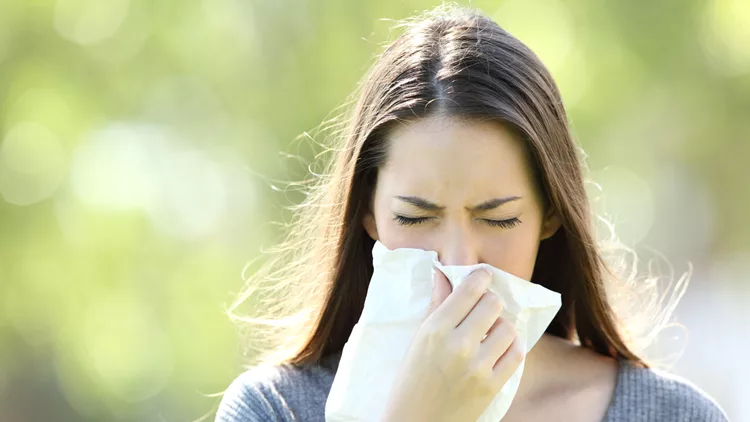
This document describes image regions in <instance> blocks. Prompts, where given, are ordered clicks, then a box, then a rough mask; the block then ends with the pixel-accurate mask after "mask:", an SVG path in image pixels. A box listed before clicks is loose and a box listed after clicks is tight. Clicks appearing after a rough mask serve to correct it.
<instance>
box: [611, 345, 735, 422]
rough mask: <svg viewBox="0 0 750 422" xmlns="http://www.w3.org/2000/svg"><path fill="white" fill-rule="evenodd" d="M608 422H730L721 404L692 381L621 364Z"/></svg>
mask: <svg viewBox="0 0 750 422" xmlns="http://www.w3.org/2000/svg"><path fill="white" fill-rule="evenodd" d="M606 420H607V421H621V420H622V421H696V422H697V421H701V422H703V421H707V422H724V421H728V418H727V416H726V414H725V413H724V411H723V409H722V408H721V407H720V406H719V404H718V403H717V402H716V401H715V400H714V399H713V398H712V397H710V396H709V395H708V394H706V393H705V392H704V391H703V390H701V389H700V388H698V387H697V386H695V385H694V384H692V383H691V382H690V381H688V380H686V379H684V378H681V377H679V376H677V375H674V374H671V373H669V372H666V371H663V370H659V369H655V368H641V367H639V366H637V365H635V364H633V363H632V362H629V361H625V360H621V361H620V369H619V374H618V380H617V386H616V388H615V394H614V397H613V400H612V403H611V406H610V408H609V411H608V413H607V418H606Z"/></svg>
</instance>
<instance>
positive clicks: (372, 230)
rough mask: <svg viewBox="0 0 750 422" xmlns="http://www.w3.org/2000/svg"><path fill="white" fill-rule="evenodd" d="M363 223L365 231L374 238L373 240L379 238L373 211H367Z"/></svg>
mask: <svg viewBox="0 0 750 422" xmlns="http://www.w3.org/2000/svg"><path fill="white" fill-rule="evenodd" d="M362 225H363V226H364V227H365V231H366V232H367V234H368V235H369V236H370V237H371V238H372V240H378V226H377V224H375V216H374V215H373V214H372V211H369V210H368V211H367V213H365V216H364V218H363V219H362Z"/></svg>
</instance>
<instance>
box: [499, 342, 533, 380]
mask: <svg viewBox="0 0 750 422" xmlns="http://www.w3.org/2000/svg"><path fill="white" fill-rule="evenodd" d="M525 357H526V350H524V345H523V342H522V341H521V339H520V338H518V337H515V338H514V339H513V342H512V343H511V345H510V346H509V347H508V350H506V351H505V353H504V354H503V356H501V357H500V359H498V361H497V363H496V364H495V366H494V367H493V369H492V372H493V373H494V378H495V379H496V380H497V382H498V383H501V384H505V383H506V382H507V381H508V379H510V377H511V376H512V375H513V373H514V372H516V369H518V367H519V366H520V365H521V362H523V360H524V358H525Z"/></svg>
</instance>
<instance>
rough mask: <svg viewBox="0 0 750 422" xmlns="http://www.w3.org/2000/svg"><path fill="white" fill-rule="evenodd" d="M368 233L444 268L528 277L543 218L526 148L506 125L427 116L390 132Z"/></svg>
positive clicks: (548, 219)
mask: <svg viewBox="0 0 750 422" xmlns="http://www.w3.org/2000/svg"><path fill="white" fill-rule="evenodd" d="M388 143H389V146H388V159H387V161H386V163H385V164H384V165H383V166H382V167H381V168H380V170H379V172H378V181H377V185H376V187H375V193H374V195H373V199H372V203H371V207H370V210H371V213H369V214H368V215H367V216H366V217H365V219H364V226H365V229H366V230H367V233H368V234H369V235H370V237H372V238H373V239H375V240H380V241H381V242H382V243H383V244H384V245H385V246H387V247H388V248H389V249H395V248H402V247H408V248H419V249H427V250H433V251H437V253H438V257H439V259H440V262H441V263H443V264H444V265H472V264H477V263H488V264H490V265H492V266H494V267H497V268H500V269H502V270H504V271H507V272H509V273H511V274H514V275H516V276H518V277H521V278H524V279H526V280H529V279H531V274H532V272H533V270H534V262H535V260H536V255H537V251H538V248H539V242H540V241H541V240H543V239H545V238H547V237H549V236H552V235H553V234H554V233H555V231H556V230H557V229H558V227H559V226H560V223H559V219H558V218H557V216H556V215H555V214H554V213H548V215H544V210H543V209H542V202H541V198H540V197H539V193H538V192H537V188H536V187H535V186H534V181H533V176H532V171H531V168H530V167H529V163H528V162H527V159H526V157H525V154H524V150H523V146H522V144H521V142H520V141H519V140H517V139H516V138H515V137H514V136H513V135H512V134H511V132H509V131H507V130H506V129H505V128H504V127H503V126H502V125H501V124H499V123H492V122H477V121H462V120H458V119H455V118H450V117H430V118H425V119H420V120H417V121H415V122H411V123H409V124H408V125H405V126H401V127H398V128H396V129H395V130H393V131H392V132H391V133H390V134H389V136H388Z"/></svg>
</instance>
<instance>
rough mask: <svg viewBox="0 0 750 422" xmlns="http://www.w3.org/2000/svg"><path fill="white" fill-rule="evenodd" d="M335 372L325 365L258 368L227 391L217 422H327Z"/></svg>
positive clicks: (250, 370)
mask: <svg viewBox="0 0 750 422" xmlns="http://www.w3.org/2000/svg"><path fill="white" fill-rule="evenodd" d="M333 376H334V372H333V371H332V370H331V369H330V368H327V367H325V366H321V365H306V366H293V365H289V364H282V365H266V364H264V365H258V366H255V367H253V368H251V369H248V370H246V371H245V372H243V373H242V374H240V375H239V376H238V377H237V378H235V379H234V380H233V381H232V383H231V384H230V385H229V387H228V388H227V390H226V391H225V392H224V395H223V397H222V400H221V403H220V404H219V409H218V410H217V413H216V419H215V420H216V421H217V422H251V421H252V422H256V421H265V420H274V421H285V422H286V421H311V422H317V421H320V422H323V419H322V416H323V415H324V413H325V402H326V398H327V396H328V393H329V391H330V389H331V384H332V383H333Z"/></svg>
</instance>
